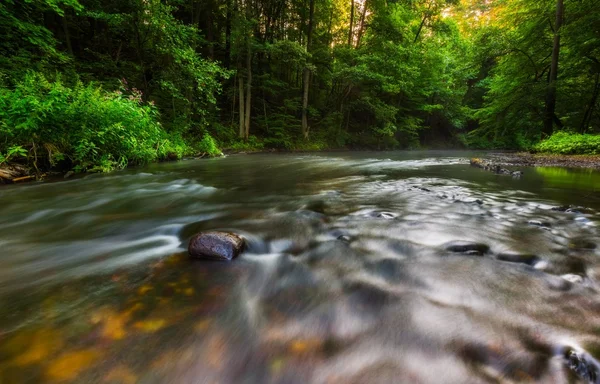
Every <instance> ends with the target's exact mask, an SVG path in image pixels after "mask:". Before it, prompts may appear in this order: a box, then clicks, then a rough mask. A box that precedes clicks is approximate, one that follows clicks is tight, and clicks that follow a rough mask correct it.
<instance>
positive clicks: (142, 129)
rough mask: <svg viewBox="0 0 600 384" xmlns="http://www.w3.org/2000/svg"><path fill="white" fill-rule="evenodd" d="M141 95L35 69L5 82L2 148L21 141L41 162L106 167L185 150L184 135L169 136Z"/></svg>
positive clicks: (0, 105) (0, 110) (0, 102)
mask: <svg viewBox="0 0 600 384" xmlns="http://www.w3.org/2000/svg"><path fill="white" fill-rule="evenodd" d="M141 96H142V95H141V92H139V91H137V90H136V89H133V90H132V91H131V92H130V94H123V93H122V92H121V91H116V92H108V91H105V90H103V89H102V88H100V87H98V86H96V85H94V84H88V85H84V84H83V83H81V82H80V81H77V82H76V83H75V84H74V85H73V86H68V85H66V84H64V83H63V81H62V80H61V79H60V77H58V76H57V78H56V79H55V80H54V81H51V80H48V79H46V78H45V77H44V76H43V75H41V74H39V73H33V72H31V73H29V74H27V76H26V77H25V79H24V80H23V81H21V82H19V83H18V84H17V85H16V87H15V88H14V89H9V88H0V137H2V138H3V140H2V142H0V153H7V151H9V149H10V148H11V147H15V146H20V147H21V148H25V149H26V151H27V153H28V154H27V157H28V160H29V162H30V163H31V164H33V165H35V166H36V167H38V166H42V165H44V166H46V167H47V168H52V167H59V168H63V169H68V168H73V169H74V170H76V171H102V172H105V171H109V170H112V169H115V168H123V167H126V166H127V165H128V164H143V163H147V162H150V161H154V160H157V159H159V158H161V157H166V156H167V155H168V153H169V152H175V153H177V154H178V156H181V155H182V154H183V152H184V151H185V150H186V148H185V144H184V143H183V140H177V141H176V142H173V141H171V140H170V138H169V137H168V136H167V134H166V133H165V131H164V130H163V129H162V127H161V125H160V123H159V122H158V112H157V110H156V108H155V107H154V105H153V104H151V103H145V102H143V101H142V98H141ZM4 138H6V139H4Z"/></svg>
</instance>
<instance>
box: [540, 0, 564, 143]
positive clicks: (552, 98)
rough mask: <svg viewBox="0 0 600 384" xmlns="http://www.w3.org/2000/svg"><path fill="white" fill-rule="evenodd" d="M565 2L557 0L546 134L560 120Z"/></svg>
mask: <svg viewBox="0 0 600 384" xmlns="http://www.w3.org/2000/svg"><path fill="white" fill-rule="evenodd" d="M563 15H564V2H563V0H556V22H555V25H554V44H553V46H552V61H551V64H550V78H549V80H548V89H547V91H546V111H545V114H544V130H543V132H544V133H545V134H546V135H548V136H549V135H551V134H552V130H553V125H554V124H553V122H554V121H555V120H558V118H557V117H556V116H555V109H556V80H557V79H558V56H559V53H560V29H561V27H562V23H563Z"/></svg>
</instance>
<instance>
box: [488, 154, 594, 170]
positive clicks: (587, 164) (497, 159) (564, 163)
mask: <svg viewBox="0 0 600 384" xmlns="http://www.w3.org/2000/svg"><path fill="white" fill-rule="evenodd" d="M486 157H487V158H489V159H490V160H491V161H492V162H493V163H494V164H497V165H501V166H512V167H563V168H591V169H600V155H556V154H542V153H535V154H533V153H528V152H505V153H501V152H494V153H489V154H488V155H487V156H486Z"/></svg>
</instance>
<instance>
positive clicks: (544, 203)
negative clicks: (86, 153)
mask: <svg viewBox="0 0 600 384" xmlns="http://www.w3.org/2000/svg"><path fill="white" fill-rule="evenodd" d="M471 155H473V154H471V153H466V152H389V153H387V152H378V153H369V152H361V153H335V154H318V155H314V154H286V155H252V156H243V155H239V156H230V157H228V158H222V159H212V160H202V161H192V160H190V161H182V162H178V163H169V164H156V165H151V166H148V167H146V168H143V169H135V170H128V171H124V172H118V173H112V174H108V175H93V176H88V177H84V178H82V179H79V180H73V181H66V182H60V183H48V184H35V185H29V186H22V187H9V188H2V189H0V198H1V199H2V200H1V201H2V216H0V245H1V246H2V251H3V252H2V253H3V255H2V258H0V307H1V308H2V315H1V316H0V383H46V382H47V383H62V382H85V383H125V384H128V383H137V382H142V383H164V382H176V383H214V382H219V383H307V382H310V383H390V382H423V383H440V382H448V383H486V382H539V383H563V382H581V383H597V382H599V368H600V367H599V366H598V363H597V359H598V358H600V296H598V282H599V278H600V261H599V260H600V258H599V256H600V236H599V235H598V229H597V225H598V224H599V222H600V220H599V216H598V214H597V211H598V210H599V209H600V196H599V193H598V191H597V188H598V186H600V174H599V173H597V172H593V171H587V170H586V171H580V170H565V169H553V168H537V169H531V168H525V169H523V171H524V173H525V174H524V176H523V177H522V178H520V179H515V178H512V177H510V176H501V175H495V174H492V173H489V172H485V171H482V170H480V169H476V168H471V167H469V165H468V160H467V158H468V157H470V156H471ZM214 229H222V230H233V231H236V232H238V233H240V234H242V235H243V236H244V237H245V238H246V241H247V243H248V246H247V250H246V251H245V252H244V253H243V254H242V255H241V256H240V257H239V258H238V259H236V260H234V261H233V262H231V263H218V262H198V261H191V260H189V258H188V257H187V253H186V251H185V249H186V246H187V241H188V240H189V238H190V237H191V236H192V235H193V234H194V233H196V232H198V231H202V230H214Z"/></svg>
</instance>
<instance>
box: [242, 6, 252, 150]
mask: <svg viewBox="0 0 600 384" xmlns="http://www.w3.org/2000/svg"><path fill="white" fill-rule="evenodd" d="M250 9H251V5H250V1H249V0H246V20H250ZM251 38H252V37H251V35H250V33H249V31H247V33H246V77H247V81H246V108H245V112H246V118H245V121H244V139H246V140H248V137H249V136H250V109H251V105H252V102H251V101H252V45H251V41H250V39H251Z"/></svg>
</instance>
